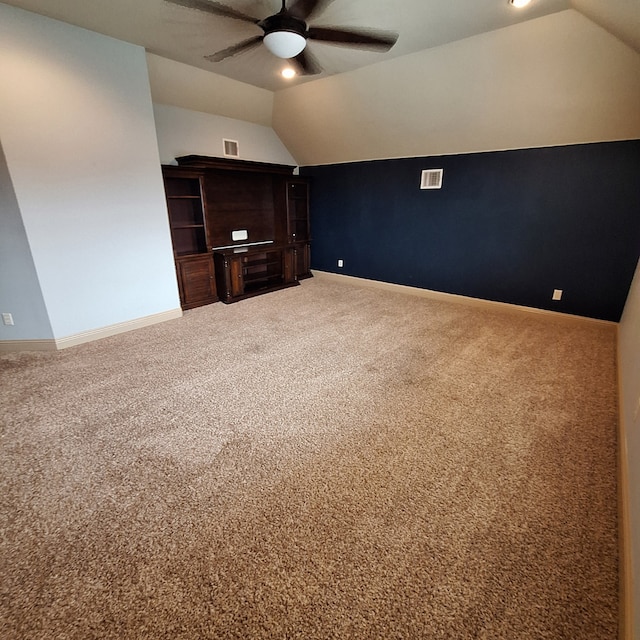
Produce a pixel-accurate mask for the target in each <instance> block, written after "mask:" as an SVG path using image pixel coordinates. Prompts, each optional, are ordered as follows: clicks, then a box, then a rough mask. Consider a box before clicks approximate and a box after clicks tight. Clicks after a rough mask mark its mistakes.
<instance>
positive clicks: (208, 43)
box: [4, 0, 640, 91]
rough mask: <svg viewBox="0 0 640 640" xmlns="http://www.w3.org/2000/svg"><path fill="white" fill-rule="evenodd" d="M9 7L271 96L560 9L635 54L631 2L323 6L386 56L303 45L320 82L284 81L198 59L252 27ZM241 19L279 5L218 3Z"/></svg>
mask: <svg viewBox="0 0 640 640" xmlns="http://www.w3.org/2000/svg"><path fill="white" fill-rule="evenodd" d="M4 2H5V4H9V5H13V6H16V7H20V8H22V9H26V10H29V11H33V12H35V13H39V14H42V15H45V16H48V17H50V18H55V19H58V20H62V21H64V22H68V23H70V24H74V25H77V26H80V27H83V28H86V29H89V30H92V31H96V32H98V33H102V34H104V35H108V36H112V37H114V38H117V39H119V40H124V41H126V42H130V43H133V44H137V45H140V46H143V47H145V48H146V49H147V51H149V52H151V53H154V54H157V55H159V56H162V57H165V58H169V59H171V60H175V61H178V62H183V63H186V64H189V65H191V66H194V67H199V68H201V69H205V70H208V71H213V72H215V73H218V74H220V75H223V76H227V77H229V78H232V79H235V80H239V81H241V82H245V83H248V84H250V85H254V86H256V87H261V88H264V89H269V90H271V91H277V90H279V89H282V88H285V87H288V86H290V84H292V83H293V84H300V83H303V82H309V81H313V80H315V79H318V78H321V77H325V76H328V75H335V74H339V73H343V72H346V71H350V70H354V69H357V68H360V67H364V66H368V65H370V64H374V63H376V62H379V61H382V60H387V59H391V58H395V57H398V56H402V55H406V54H409V53H414V52H417V51H421V50H425V49H429V48H432V47H436V46H439V45H442V44H445V43H449V42H453V41H456V40H462V39H464V38H467V37H470V36H473V35H477V34H480V33H485V32H488V31H493V30H496V29H500V28H502V27H506V26H509V25H512V24H516V23H518V22H522V21H526V20H531V19H533V18H537V17H541V16H543V15H547V14H550V13H554V12H557V11H562V10H564V9H567V8H574V9H577V10H578V11H580V12H582V13H584V14H585V15H586V16H587V17H589V18H590V19H591V20H593V21H594V22H597V23H598V24H600V25H601V26H603V27H604V28H605V29H607V30H608V31H610V32H611V33H613V34H614V35H616V36H617V37H618V38H620V39H621V40H623V41H624V42H626V43H627V44H628V45H630V46H632V47H634V48H635V49H636V50H637V51H640V2H639V1H638V0H533V1H532V3H531V5H529V7H527V8H525V9H520V10H518V9H515V8H513V7H512V6H511V5H510V4H509V3H508V1H507V0H455V2H442V0H401V1H400V2H392V1H391V0H325V2H324V3H322V10H321V11H319V12H317V15H313V16H312V18H311V19H310V20H309V22H310V24H313V25H317V26H320V25H331V26H339V27H345V28H358V27H360V28H372V29H382V30H389V31H394V32H396V33H398V34H399V39H398V42H397V43H396V45H395V46H394V47H393V48H392V49H391V50H390V51H389V52H387V53H379V52H372V51H364V50H358V49H354V48H351V47H338V46H333V45H327V44H322V43H319V42H310V43H309V44H308V47H309V48H310V50H311V52H312V54H313V55H314V57H315V58H316V59H317V61H318V62H319V64H320V65H321V66H322V68H323V72H322V74H321V75H314V76H307V77H298V78H295V79H294V80H293V81H286V80H284V79H283V78H282V77H281V76H280V75H279V72H280V70H281V69H282V68H283V66H285V65H284V61H283V60H280V59H279V58H276V57H275V56H273V55H272V54H271V53H269V52H268V51H267V50H266V49H265V48H264V47H263V46H260V47H258V48H256V49H253V50H251V51H247V52H245V53H243V54H240V55H237V56H234V57H231V58H228V59H226V60H224V61H222V62H217V63H215V62H210V61H208V60H206V59H205V56H207V55H210V54H212V53H215V52H216V51H218V50H220V49H224V48H226V47H228V46H230V45H233V44H235V43H237V42H239V41H241V40H245V39H247V38H250V37H252V36H254V35H259V34H260V33H261V31H260V30H259V28H258V27H256V26H255V25H252V24H250V23H247V22H242V21H239V20H234V19H231V18H227V17H221V16H217V15H212V14H210V13H206V12H203V11H198V10H194V9H188V8H185V7H181V6H176V5H175V4H170V3H168V2H166V1H165V0H136V1H135V2H131V0H110V1H109V2H105V1H104V0H57V1H56V2H51V0H4ZM225 4H227V5H228V6H230V7H233V8H234V9H236V10H238V11H241V12H243V13H245V14H249V15H252V16H255V17H257V18H264V17H266V16H269V15H271V14H273V13H276V12H277V11H278V10H279V8H280V4H281V3H280V0H225Z"/></svg>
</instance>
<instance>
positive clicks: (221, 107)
mask: <svg viewBox="0 0 640 640" xmlns="http://www.w3.org/2000/svg"><path fill="white" fill-rule="evenodd" d="M147 64H148V67H149V81H150V83H151V95H152V97H153V101H154V102H155V103H158V104H167V105H172V106H174V107H181V108H183V109H189V110H191V111H201V112H203V113H213V114H215V115H219V116H226V117H228V118H234V119H236V120H244V121H246V122H253V123H254V124H260V125H263V126H266V127H270V126H271V115H272V112H273V93H272V92H271V91H267V90H266V89H259V88H258V87H253V86H251V85H249V84H245V83H244V82H238V81H237V80H231V79H230V78H226V77H224V76H221V75H219V74H217V73H213V72H211V71H204V70H203V69H196V68H195V67H190V66H189V65H187V64H183V63H181V62H175V61H174V60H168V59H167V58H162V57H160V56H156V55H154V54H152V53H147Z"/></svg>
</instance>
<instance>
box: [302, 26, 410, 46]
mask: <svg viewBox="0 0 640 640" xmlns="http://www.w3.org/2000/svg"><path fill="white" fill-rule="evenodd" d="M307 38H308V39H310V40H319V41H321V42H328V43H332V44H338V45H351V46H357V47H365V48H368V49H377V50H382V51H388V50H389V49H391V47H393V45H394V44H395V43H396V41H397V40H398V34H397V33H393V32H391V31H376V30H375V29H334V28H333V27H309V30H308V31H307Z"/></svg>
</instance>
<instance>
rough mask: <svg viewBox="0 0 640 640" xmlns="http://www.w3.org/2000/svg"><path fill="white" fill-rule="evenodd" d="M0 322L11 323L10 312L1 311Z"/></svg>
mask: <svg viewBox="0 0 640 640" xmlns="http://www.w3.org/2000/svg"><path fill="white" fill-rule="evenodd" d="M2 322H3V323H4V324H7V325H13V316H12V315H11V314H10V313H3V314H2Z"/></svg>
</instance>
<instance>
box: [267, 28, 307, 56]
mask: <svg viewBox="0 0 640 640" xmlns="http://www.w3.org/2000/svg"><path fill="white" fill-rule="evenodd" d="M263 42H264V46H265V47H267V49H269V51H271V53H273V55H274V56H278V58H285V59H289V58H295V57H296V56H297V55H298V54H299V53H300V52H301V51H302V50H303V49H304V48H305V46H306V44H307V40H306V38H305V37H304V36H301V35H300V34H299V33H294V32H293V31H272V32H271V33H267V34H266V35H265V37H264V40H263Z"/></svg>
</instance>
